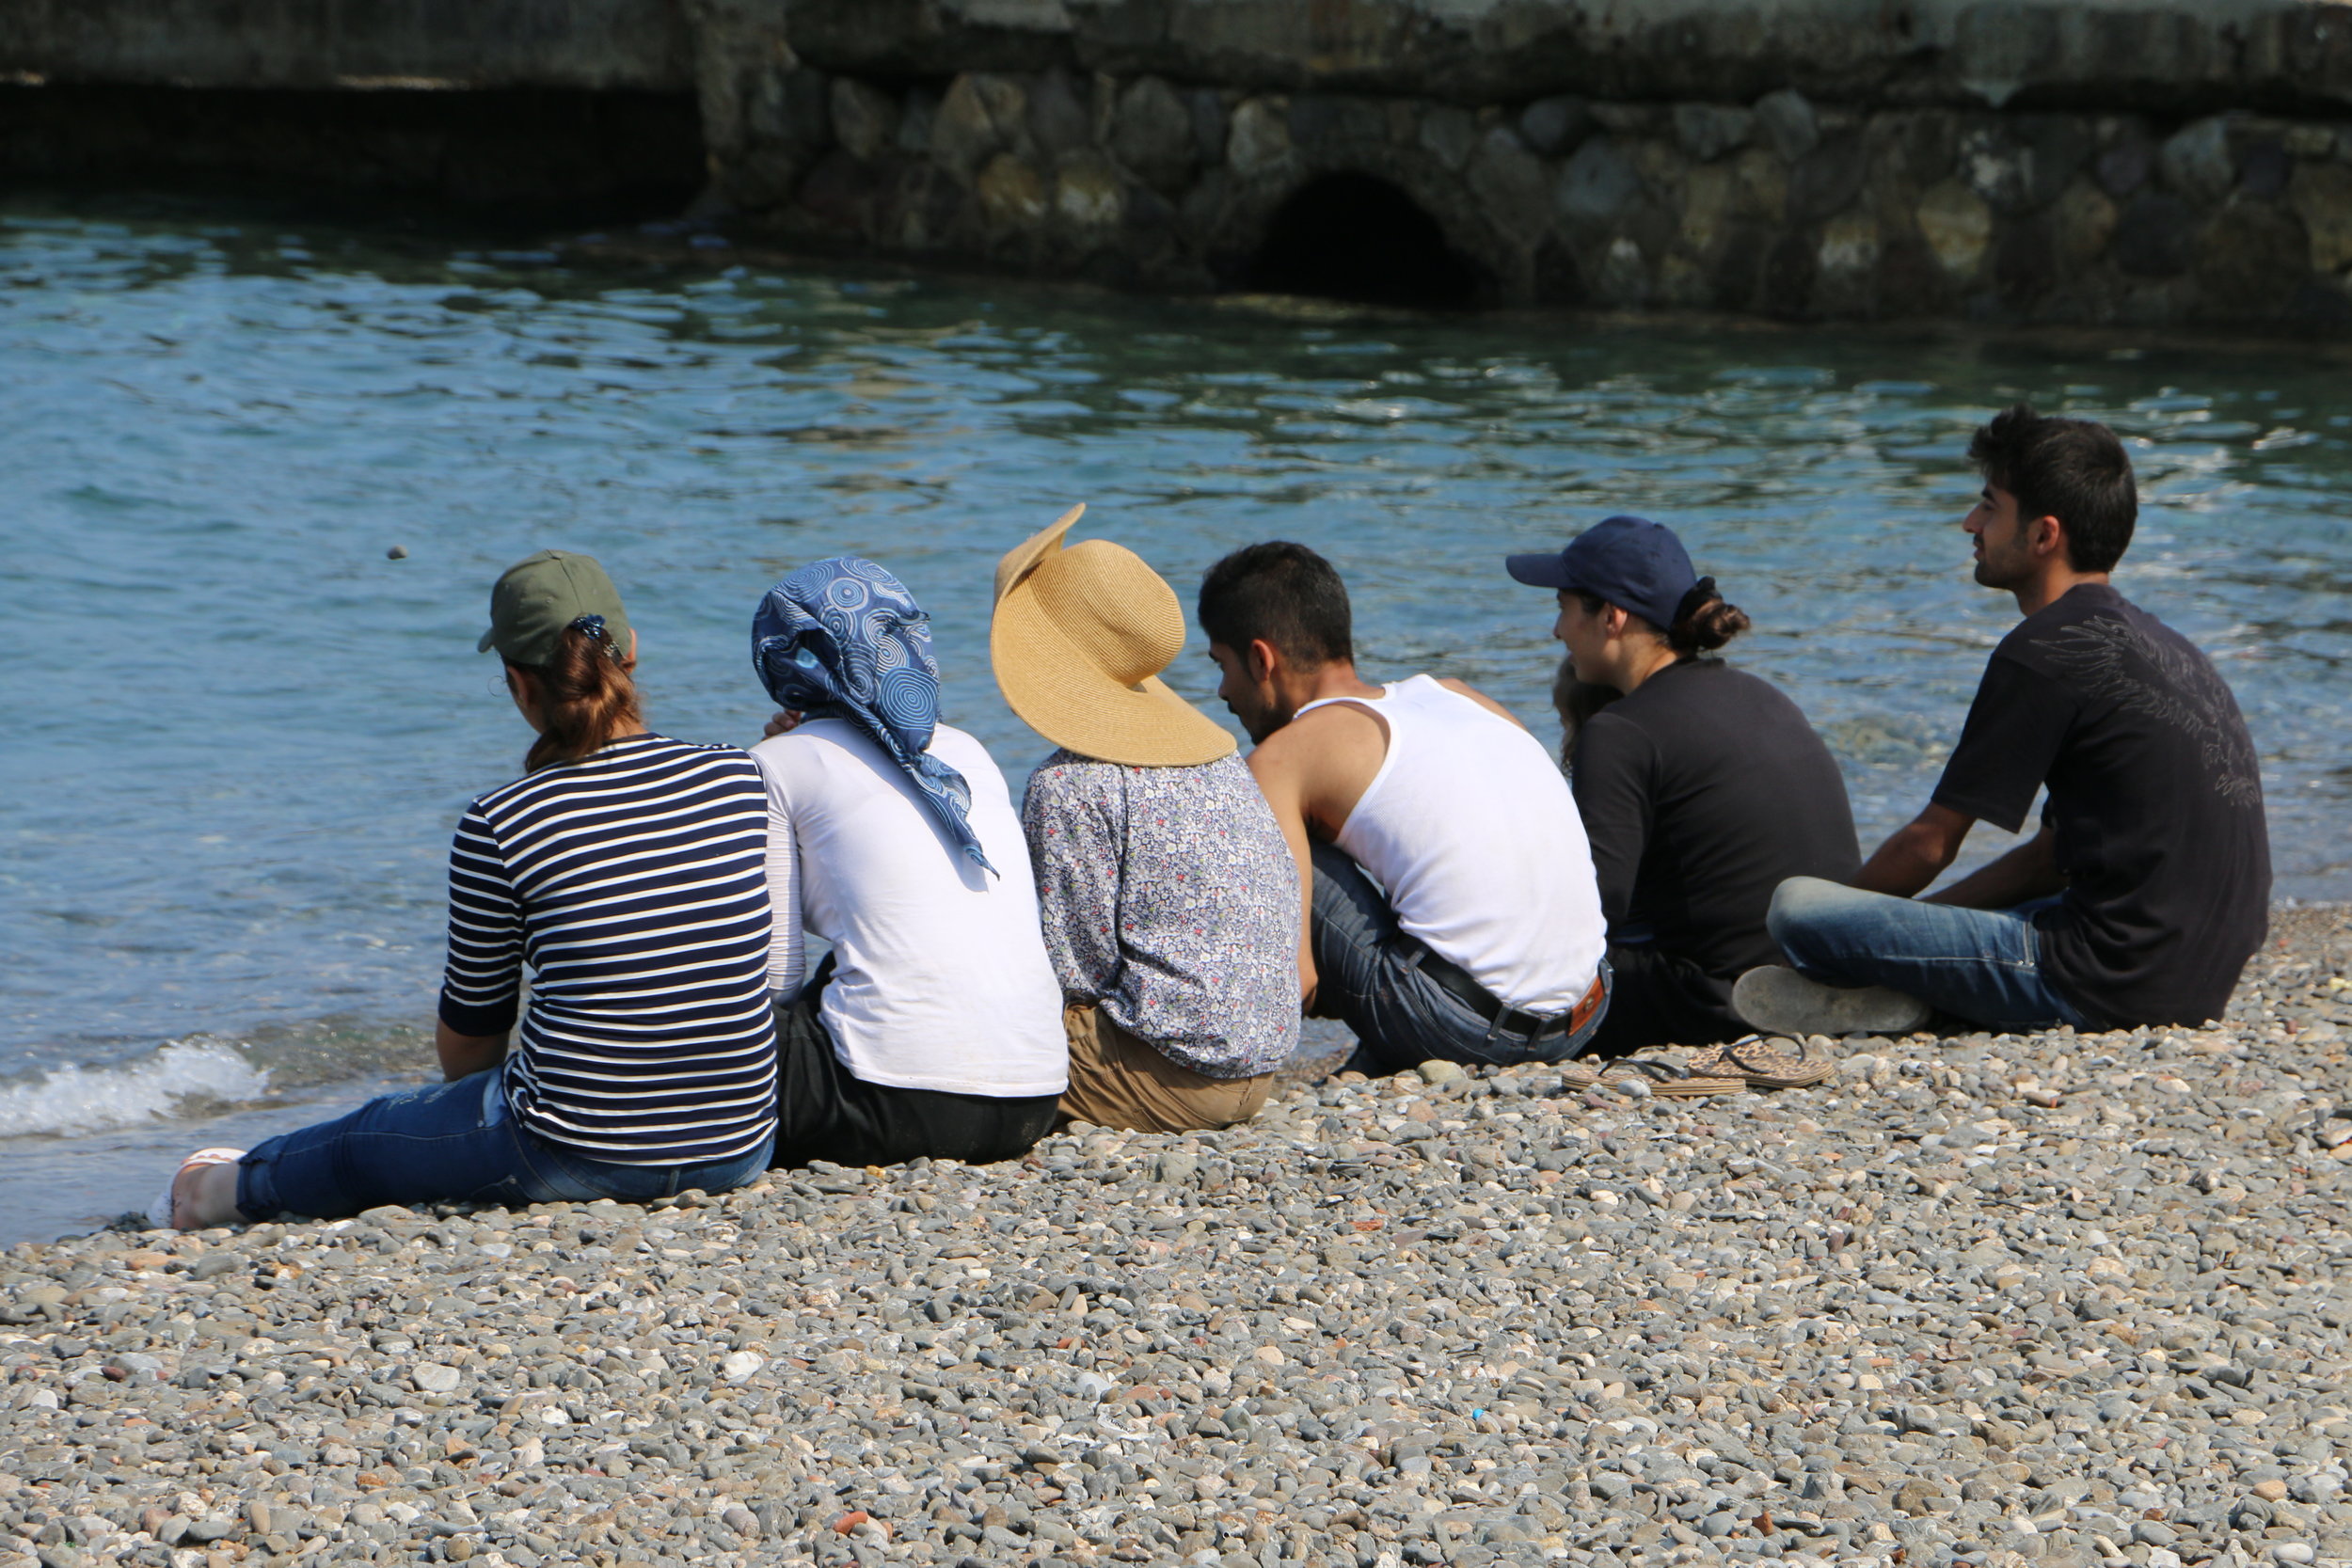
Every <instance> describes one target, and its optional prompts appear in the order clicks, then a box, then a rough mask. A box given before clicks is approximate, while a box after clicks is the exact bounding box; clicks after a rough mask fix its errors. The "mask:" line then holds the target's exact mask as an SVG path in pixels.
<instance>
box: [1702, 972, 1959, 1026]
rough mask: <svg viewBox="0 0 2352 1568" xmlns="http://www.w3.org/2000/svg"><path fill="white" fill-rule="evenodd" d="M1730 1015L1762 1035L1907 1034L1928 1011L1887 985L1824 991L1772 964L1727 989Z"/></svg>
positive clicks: (1825, 988) (1825, 987) (1817, 983)
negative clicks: (1762, 1033)
mask: <svg viewBox="0 0 2352 1568" xmlns="http://www.w3.org/2000/svg"><path fill="white" fill-rule="evenodd" d="M1731 1010H1732V1011H1733V1012H1735V1013H1738V1014H1739V1015H1740V1017H1741V1018H1743V1019H1745V1020H1747V1022H1748V1025H1749V1027H1751V1028H1755V1029H1761V1030H1763V1031H1764V1032H1765V1033H1766V1034H1768V1035H1794V1036H1796V1037H1798V1038H1800V1039H1802V1038H1804V1037H1805V1036H1807V1035H1908V1034H1909V1033H1911V1032H1912V1031H1913V1030H1914V1029H1916V1028H1918V1027H1919V1026H1920V1025H1922V1024H1924V1023H1925V1022H1927V1021H1928V1015H1929V1013H1930V1012H1931V1011H1932V1009H1931V1008H1930V1007H1929V1006H1928V1005H1927V1004H1926V1003H1924V1002H1922V1001H1920V1000H1919V999H1918V998H1917V997H1915V996H1907V995H1905V994H1904V993H1903V992H1901V991H1899V990H1894V989H1893V988H1891V987H1888V986H1856V987H1851V988H1850V987H1845V986H1830V985H1823V984H1822V983H1821V982H1820V981H1819V980H1808V979H1806V978H1805V977H1804V975H1802V974H1798V973H1797V972H1796V971H1795V970H1793V969H1788V968H1785V967H1783V966H1780V965H1777V964H1773V965H1767V966H1764V967H1762V968H1758V969H1751V970H1749V971H1748V972H1747V973H1746V974H1742V975H1740V979H1739V983H1738V984H1736V985H1734V986H1733V987H1732V988H1731Z"/></svg>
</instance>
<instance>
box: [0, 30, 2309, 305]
mask: <svg viewBox="0 0 2352 1568" xmlns="http://www.w3.org/2000/svg"><path fill="white" fill-rule="evenodd" d="M0 84H8V85H7V86H5V87H0V172H5V171H8V170H14V171H17V172H20V173H22V172H26V171H30V172H36V173H43V174H70V173H72V172H73V171H75V170H83V169H88V170H92V171H102V172H103V168H106V167H121V168H130V169H134V170H139V169H146V168H149V167H160V168H165V169H168V170H172V171H190V172H193V171H196V170H198V169H199V168H201V167H210V166H223V167H225V168H228V169H229V170H230V172H235V171H238V170H240V169H244V168H245V167H246V166H247V165H250V166H251V168H252V170H253V171H258V172H261V173H263V174H265V175H268V176H270V177H272V178H277V177H279V176H280V175H282V174H283V173H284V172H285V171H287V170H290V169H291V170H294V171H296V172H298V173H300V174H301V175H302V177H303V179H304V181H305V182H307V183H310V184H322V183H331V182H333V181H334V180H335V179H336V177H337V174H338V171H339V170H340V171H342V172H343V173H344V174H346V175H347V176H348V179H347V181H346V182H347V183H350V184H353V185H355V186H356V187H357V188H361V189H376V188H391V187H400V188H416V189H421V190H428V191H429V190H463V189H479V188H482V187H483V186H484V184H485V180H484V177H485V175H486V174H497V175H498V176H499V180H497V181H491V182H489V183H490V185H491V186H492V187H495V188H500V189H503V190H506V191H510V192H514V193H515V195H516V197H518V198H519V197H520V196H523V195H527V194H528V193H527V191H517V190H516V186H517V184H518V183H519V184H521V185H525V186H527V185H529V184H531V183H532V182H534V181H542V180H544V181H549V182H571V183H572V184H573V185H575V186H576V187H577V190H578V194H579V195H580V196H582V197H584V198H598V197H599V196H600V194H604V195H608V196H609V194H610V193H612V192H618V191H621V190H623V189H627V190H644V191H650V190H657V189H660V188H662V187H663V186H664V184H665V182H669V181H673V180H675V179H676V177H677V172H676V171H677V170H678V169H679V167H680V159H679V157H678V150H677V146H676V144H677V142H678V135H677V133H678V130H679V128H680V127H681V126H682V125H683V124H684V123H685V122H684V121H683V120H681V119H678V118H677V115H678V111H679V110H680V108H681V107H683V108H684V110H685V111H686V112H687V113H689V114H695V115H698V124H699V131H698V135H699V140H700V150H701V154H702V156H701V158H699V159H697V160H694V161H695V162H698V163H702V164H707V173H708V180H709V188H708V191H707V195H706V198H705V201H704V210H705V211H706V212H707V213H709V214H714V215H724V216H726V217H727V218H728V220H729V221H733V222H737V223H739V224H741V225H743V226H745V227H748V228H753V229H757V230H767V231H771V232H774V233H778V234H781V235H783V236H785V237H787V239H789V240H791V241H792V242H794V243H797V244H801V245H810V246H826V247H832V248H835V249H838V250H841V251H845V252H850V253H856V254H871V255H886V256H896V257H906V258H912V259H925V260H938V261H951V262H956V263H974V262H977V263H980V264H985V265H990V266H996V267H1004V268H1009V269H1014V270H1018V271H1022V272H1026V273H1033V274H1039V275H1044V276H1057V277H1086V278H1094V279H1100V280H1104V281H1109V282H1114V283H1120V284H1124V285H1131V286H1137V287H1144V288H1152V289H1183V290H1199V289H1216V288H1232V287H1248V286H1251V285H1252V283H1253V280H1259V279H1263V278H1264V277H1266V276H1267V275H1268V273H1269V270H1270V269H1269V267H1268V264H1267V249H1268V242H1269V236H1273V235H1285V234H1287V235H1288V236H1289V237H1290V239H1291V240H1293V241H1296V240H1297V239H1298V237H1299V231H1300V230H1301V229H1302V221H1301V220H1299V217H1298V214H1302V213H1305V212H1309V211H1311V212H1313V213H1314V214H1317V215H1316V218H1315V222H1316V223H1321V224H1326V225H1327V226H1331V225H1333V224H1335V223H1336V226H1335V227H1330V237H1331V243H1332V244H1334V245H1344V246H1346V247H1348V248H1349V249H1350V250H1351V251H1352V252H1353V254H1354V258H1355V260H1357V261H1362V260H1363V259H1365V258H1366V257H1371V258H1374V259H1377V258H1379V257H1381V256H1383V255H1384V254H1386V253H1388V251H1389V250H1391V248H1393V249H1394V250H1395V251H1396V253H1397V254H1398V255H1399V257H1400V259H1401V260H1410V258H1407V257H1405V255H1404V252H1405V251H1406V249H1407V248H1408V247H1409V246H1410V245H1412V243H1413V237H1412V230H1413V229H1414V228H1415V227H1416V225H1415V224H1407V223H1399V224H1394V225H1392V226H1391V227H1390V228H1389V229H1386V230H1383V229H1381V228H1380V227H1379V226H1378V224H1377V223H1372V224H1369V225H1368V226H1358V227H1356V228H1354V229H1351V228H1349V227H1348V226H1347V225H1346V224H1345V223H1344V222H1337V221H1336V220H1335V219H1334V214H1335V213H1337V214H1338V217H1339V218H1340V219H1343V218H1344V217H1345V214H1344V213H1340V212H1339V207H1340V206H1343V203H1341V202H1338V201H1337V196H1336V193H1337V192H1338V190H1339V187H1337V186H1334V185H1332V184H1330V183H1328V182H1330V181H1332V180H1334V179H1339V178H1345V179H1350V180H1352V181H1353V182H1354V183H1353V184H1352V185H1351V186H1350V187H1349V189H1351V190H1353V191H1356V192H1361V191H1363V190H1366V189H1375V188H1376V187H1370V186H1367V185H1366V184H1365V183H1364V182H1365V181H1376V182H1381V183H1382V186H1384V187H1385V188H1387V190H1388V191H1389V192H1390V193H1391V199H1401V200H1402V201H1405V202H1409V204H1410V208H1412V209H1418V212H1417V213H1414V212H1411V211H1409V210H1408V211H1407V212H1406V216H1407V217H1412V218H1415V219H1416V220H1417V221H1418V226H1419V227H1421V228H1423V229H1426V228H1427V227H1428V224H1429V223H1430V222H1431V221H1434V225H1435V229H1436V237H1435V238H1434V239H1433V242H1432V243H1435V244H1438V245H1442V246H1443V247H1444V248H1446V249H1450V251H1451V252H1453V253H1454V256H1455V257H1458V258H1459V259H1460V260H1461V261H1463V262H1466V263H1467V271H1468V273H1469V274H1470V275H1471V276H1473V277H1474V278H1475V281H1476V293H1477V294H1478V295H1479V297H1481V298H1484V299H1486V300H1490V301H1493V302H1497V303H1506V304H1518V303H1558V304H1573V305H1584V306H1600V307H1610V308H1624V309H1677V308H1704V309H1723V310H1731V311H1740V312H1760V313H1764V314H1769V315H1773V316H1780V317H1787V318H1797V319H1878V318H1902V317H1921V316H1924V317H1961V318H1965V319H1976V320H1986V321H1994V320H2012V321H2047V322H2086V323H2099V322H2116V323H2127V324H2169V323H2179V324H2196V325H2228V326H2248V325H2251V326H2256V327H2261V328H2265V329H2270V330H2283V331H2297V332H2300V331H2311V330H2323V331H2344V330H2352V0H1643V3H1641V4H1638V5H1632V4H1627V5H1616V4H1602V3H1599V0H11V3H10V4H8V5H5V6H0ZM543 93H556V94H572V95H578V94H583V93H584V94H609V95H612V96H614V97H616V98H630V97H632V96H633V97H635V98H636V99H639V100H642V101H643V102H642V103H641V104H640V106H639V107H636V108H631V109H629V110H628V112H627V113H626V114H621V115H619V116H617V117H613V116H607V117H601V118H600V117H598V116H596V115H595V114H592V113H588V112H587V111H585V110H583V109H582V108H581V107H580V104H579V103H577V102H575V101H573V100H570V99H562V100H559V99H548V100H545V102H547V103H554V104H557V105H558V108H557V110H554V111H549V112H545V113H539V114H537V118H536V122H535V135H536V136H537V144H536V145H537V150H536V151H534V150H533V142H532V136H533V134H534V128H533V119H532V112H530V111H528V105H529V104H530V103H532V102H535V101H534V100H533V99H532V97H531V96H530V95H532V94H543ZM175 95H177V96H175ZM273 95H274V96H273ZM337 95H341V96H342V99H343V100H344V104H343V106H342V107H339V106H338V104H337V103H336V98H337ZM518 106H522V108H523V109H524V110H525V111H526V112H522V113H518V112H517V107H518ZM632 126H635V127H639V129H635V130H632V129H630V127H632ZM469 127H470V129H469ZM646 127H650V128H651V130H646V129H644V128H646ZM615 128H617V129H615ZM690 152H691V149H690ZM533 171H540V172H533ZM688 173H689V176H690V177H691V178H700V177H701V173H702V171H701V169H699V168H695V169H690V170H689V171H688ZM510 176H511V177H510ZM501 182H502V183H501ZM1319 193H1320V194H1319ZM1398 193H1401V196H1399V195H1398ZM1302 198H1304V200H1303V201H1302ZM1324 198H1332V199H1324ZM1286 214H1287V215H1286ZM1380 221H1381V222H1386V221H1387V220H1386V219H1382V220H1380ZM1303 227H1306V228H1311V227H1312V225H1303ZM1294 260H1296V258H1294ZM1424 260H1425V258H1424ZM1399 270H1400V272H1401V273H1403V272H1412V271H1414V270H1415V269H1413V268H1411V267H1407V266H1402V265H1401V266H1400V269H1399ZM1462 270H1463V269H1460V268H1454V269H1453V271H1451V272H1449V271H1447V270H1446V269H1442V268H1440V269H1430V268H1422V269H1420V274H1421V275H1428V276H1436V275H1438V274H1439V273H1444V275H1446V276H1453V275H1454V273H1455V272H1459V271H1462ZM1296 272H1297V269H1296V268H1295V267H1294V268H1292V269H1290V270H1289V271H1288V272H1286V273H1285V274H1284V276H1285V277H1286V278H1287V277H1295V275H1296Z"/></svg>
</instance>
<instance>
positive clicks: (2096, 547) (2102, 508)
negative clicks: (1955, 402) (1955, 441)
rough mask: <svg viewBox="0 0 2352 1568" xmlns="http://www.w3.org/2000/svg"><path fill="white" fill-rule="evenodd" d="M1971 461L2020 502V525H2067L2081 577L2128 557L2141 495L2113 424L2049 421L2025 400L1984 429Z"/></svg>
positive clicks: (2072, 561) (2071, 559)
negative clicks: (2037, 521)
mask: <svg viewBox="0 0 2352 1568" xmlns="http://www.w3.org/2000/svg"><path fill="white" fill-rule="evenodd" d="M1968 461H1970V462H1971V463H1974V464H1975V465H1976V466H1977V469H1978V471H1979V472H1980V473H1982V474H1983V475H1984V477H1985V479H1986V481H1987V482H1988V483H1993V484H1996V485H1998V486H2000V487H2001V488H2002V489H2004V490H2006V491H2008V492H2009V493H2010V495H2012V496H2015V497H2016V498H2017V515H2018V517H2019V519H2020V520H2022V521H2026V522H2030V521H2031V520H2033V519H2034V518H2036V517H2056V518H2057V519H2058V521H2059V522H2060V523H2061V524H2063V525H2064V526H2065V529H2066V560H2067V563H2068V564H2069V565H2071V566H2073V567H2074V570H2076V571H2077V572H2111V571H2113V570H2114V569H2115V563H2116V562H2119V561H2121V560H2122V559H2123V549H2124V546H2127V545H2129V544H2130V543H2131V542H2132V524H2133V523H2134V522H2136V521H2137V519H2138V517H2139V492H2138V490H2137V488H2135V487H2134V485H2133V483H2132V460H2131V459H2130V458H2129V457H2127V456H2126V455H2124V452H2123V443H2122V442H2121V441H2119V440H2117V439H2116V438H2115V432H2114V431H2112V430H2109V429H2108V428H2107V427H2106V425H2103V424H2099V423H2097V422H2096V421H2094V420H2058V419H2050V418H2046V417H2044V416H2042V415H2040V414H2037V413H2035V412H2034V411H2033V410H2032V409H2031V408H2030V407H2028V406H2027V405H2026V404H2022V403H2021V404H2017V405H2016V406H2015V407H2013V408H2010V409H2009V410H2008V411H2007V412H2005V413H2000V414H1995V415H1994V417H1993V422H1992V423H1991V424H1987V425H1980V426H1979V427H1978V430H1977V433H1976V435H1975V436H1971V437H1970V438H1969V441H1968Z"/></svg>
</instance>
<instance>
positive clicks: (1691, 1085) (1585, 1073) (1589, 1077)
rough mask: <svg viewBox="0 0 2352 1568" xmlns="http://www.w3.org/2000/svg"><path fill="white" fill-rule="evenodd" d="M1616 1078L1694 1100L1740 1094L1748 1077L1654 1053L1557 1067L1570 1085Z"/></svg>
mask: <svg viewBox="0 0 2352 1568" xmlns="http://www.w3.org/2000/svg"><path fill="white" fill-rule="evenodd" d="M1612 1078H1614V1079H1616V1080H1618V1081H1620V1082H1623V1081H1624V1080H1626V1079H1628V1078H1639V1079H1643V1080H1645V1081H1646V1082H1647V1083H1648V1084H1649V1092H1650V1093H1652V1094H1654V1095H1661V1096H1663V1097H1664V1098H1666V1099H1669V1100H1698V1099H1701V1098H1703V1097H1705V1096H1707V1095H1710V1094H1743V1093H1745V1092H1746V1091H1747V1087H1748V1081H1747V1080H1746V1079H1745V1078H1741V1077H1738V1076H1735V1075H1733V1074H1732V1073H1730V1072H1723V1073H1711V1072H1710V1073H1700V1072H1694V1071H1692V1070H1691V1069H1688V1068H1685V1067H1682V1066H1679V1065H1678V1064H1677V1063H1674V1062H1669V1061H1666V1060H1664V1059H1663V1058H1661V1057H1657V1056H1619V1057H1617V1058H1616V1059H1615V1060H1614V1061H1608V1062H1602V1063H1600V1064H1598V1065H1597V1066H1594V1067H1568V1068H1564V1069H1561V1073H1560V1082H1561V1083H1562V1085H1565V1086H1566V1087H1568V1088H1571V1089H1599V1088H1607V1087H1609V1086H1610V1082H1609V1081H1610V1080H1611V1079H1612Z"/></svg>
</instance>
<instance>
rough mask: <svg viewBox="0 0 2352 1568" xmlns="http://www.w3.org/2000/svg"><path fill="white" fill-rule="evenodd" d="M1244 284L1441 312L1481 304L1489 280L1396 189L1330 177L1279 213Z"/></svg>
mask: <svg viewBox="0 0 2352 1568" xmlns="http://www.w3.org/2000/svg"><path fill="white" fill-rule="evenodd" d="M1243 281H1244V282H1245V283H1246V284H1247V285H1248V287H1249V288H1252V289H1257V290H1262V291H1264V292H1266V293H1291V294H1316V295H1320V296H1322V297H1324V298H1327V299H1343V300H1350V301H1354V302H1356V303H1359V304H1365V305H1402V306H1415V307H1421V308H1423V309H1460V308H1462V307H1465V306H1469V305H1472V304H1475V303H1477V301H1478V298H1479V295H1480V293H1481V292H1482V285H1483V283H1484V281H1485V279H1484V277H1483V276H1482V274H1481V273H1480V271H1479V269H1478V268H1477V267H1476V266H1475V265H1473V264H1472V263H1471V262H1470V261H1468V260H1467V259H1465V258H1464V257H1463V256H1462V255H1461V253H1460V252H1458V251H1456V250H1455V249H1454V247H1453V246H1452V245H1449V244H1448V243H1447V242H1446V236H1445V230H1442V229H1440V228H1439V227H1438V220H1437V219H1435V218H1433V217H1431V216H1430V215H1429V214H1427V213H1425V212H1423V211H1422V208H1421V207H1420V205H1419V204H1418V203H1416V202H1415V201H1414V200H1413V198H1411V197H1409V196H1406V194H1405V193H1404V192H1403V191H1401V190H1399V189H1397V188H1396V187H1395V186H1394V185H1392V184H1391V183H1389V182H1387V181H1386V180H1380V179H1376V178H1375V177H1374V176H1372V175H1369V174H1327V175H1323V176H1321V177H1319V178H1317V179H1315V180H1312V181H1310V182H1308V183H1307V184H1305V185H1303V186H1301V187H1300V188H1299V189H1298V191H1297V193H1296V194H1295V195H1294V196H1292V197H1291V198H1290V199H1289V200H1287V201H1285V202H1283V203H1282V205H1281V207H1280V208H1279V209H1278V210H1277V211H1276V212H1275V214H1274V218H1273V221H1272V222H1271V223H1269V224H1268V225H1267V226H1266V233H1265V240H1264V242H1263V244H1262V245H1260V246H1259V247H1258V252H1257V254H1256V255H1255V256H1254V257H1252V258H1251V259H1250V262H1249V266H1248V271H1247V272H1246V274H1245V275H1244V278H1243Z"/></svg>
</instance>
